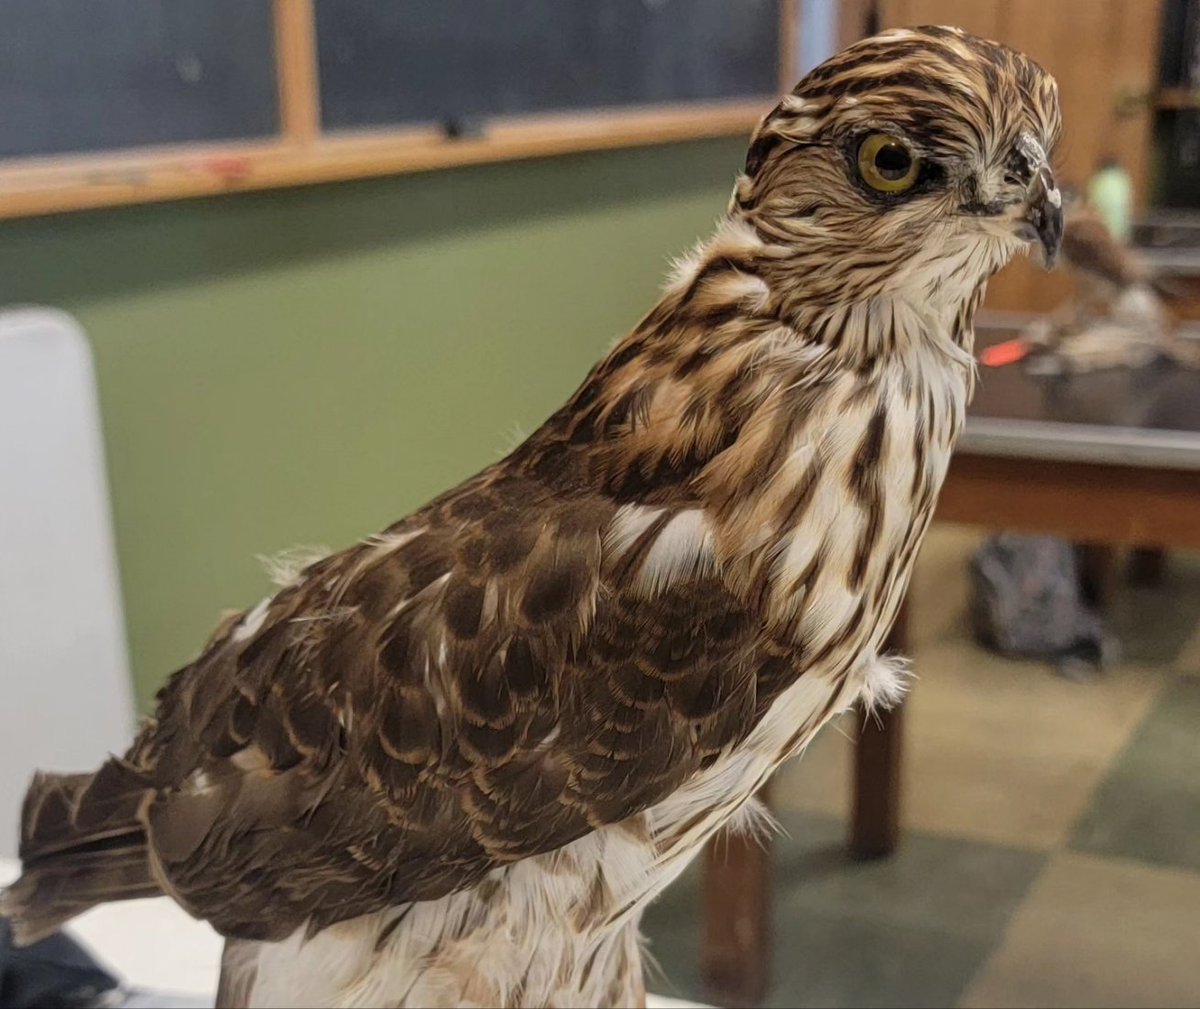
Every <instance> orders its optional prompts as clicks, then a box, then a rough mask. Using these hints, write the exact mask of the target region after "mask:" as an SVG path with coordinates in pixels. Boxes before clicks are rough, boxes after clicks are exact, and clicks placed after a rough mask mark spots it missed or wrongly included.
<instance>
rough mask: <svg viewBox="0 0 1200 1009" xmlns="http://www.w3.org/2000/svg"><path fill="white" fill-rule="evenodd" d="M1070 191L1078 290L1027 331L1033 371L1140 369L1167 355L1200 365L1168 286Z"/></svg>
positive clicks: (1068, 234)
mask: <svg viewBox="0 0 1200 1009" xmlns="http://www.w3.org/2000/svg"><path fill="white" fill-rule="evenodd" d="M1063 193H1064V213H1065V226H1064V231H1063V243H1062V254H1063V262H1064V263H1065V265H1066V266H1067V267H1068V268H1069V269H1070V270H1071V271H1072V272H1073V273H1074V275H1075V279H1076V288H1075V292H1074V294H1073V296H1072V297H1071V298H1069V299H1068V300H1067V301H1066V302H1064V303H1063V304H1062V305H1061V306H1059V307H1058V308H1057V309H1056V310H1055V311H1054V312H1052V313H1051V314H1049V315H1047V316H1043V317H1041V318H1039V319H1037V320H1036V321H1035V322H1034V323H1033V324H1032V325H1031V326H1030V327H1028V329H1027V330H1026V331H1025V332H1024V333H1023V334H1022V336H1021V338H1020V339H1021V341H1022V342H1023V343H1024V344H1025V346H1026V348H1027V350H1028V351H1029V352H1031V353H1032V354H1033V357H1032V358H1031V360H1030V366H1031V368H1032V370H1034V371H1036V372H1039V373H1042V374H1046V373H1069V374H1080V373H1083V372H1089V371H1099V370H1102V369H1106V368H1122V367H1124V368H1139V367H1143V366H1145V365H1147V364H1149V363H1150V362H1151V361H1153V360H1155V359H1156V358H1160V357H1162V358H1168V359H1170V360H1173V361H1175V362H1177V363H1179V364H1182V365H1184V366H1187V367H1200V346H1197V341H1195V340H1192V339H1188V338H1187V337H1183V336H1181V335H1180V334H1179V332H1178V322H1177V320H1176V318H1175V317H1174V316H1173V315H1172V313H1171V311H1170V309H1169V308H1168V307H1167V301H1168V300H1169V298H1170V297H1171V295H1172V293H1173V292H1172V290H1171V287H1170V285H1169V283H1167V282H1165V281H1163V280H1161V279H1159V278H1157V277H1155V276H1154V275H1153V274H1152V273H1151V271H1150V270H1149V268H1148V267H1147V265H1146V263H1145V262H1144V261H1143V260H1142V258H1141V257H1140V256H1139V255H1138V253H1137V250H1136V249H1134V248H1132V247H1131V246H1130V245H1129V244H1128V242H1126V241H1123V240H1121V239H1120V238H1119V237H1117V235H1115V234H1114V233H1113V230H1112V228H1111V227H1110V225H1109V223H1108V222H1107V221H1106V220H1105V218H1104V216H1103V215H1102V214H1101V213H1100V212H1099V210H1098V209H1097V208H1096V207H1095V206H1093V205H1092V204H1091V202H1090V201H1089V200H1088V199H1087V198H1085V197H1084V196H1083V195H1082V194H1080V193H1077V192H1074V191H1072V190H1070V189H1068V188H1066V187H1064V189H1063Z"/></svg>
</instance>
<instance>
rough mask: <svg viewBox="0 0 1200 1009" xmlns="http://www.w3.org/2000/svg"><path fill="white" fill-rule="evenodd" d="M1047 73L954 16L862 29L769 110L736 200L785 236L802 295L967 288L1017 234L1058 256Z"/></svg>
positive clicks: (1053, 120) (940, 293) (1053, 121)
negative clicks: (944, 24) (952, 22)
mask: <svg viewBox="0 0 1200 1009" xmlns="http://www.w3.org/2000/svg"><path fill="white" fill-rule="evenodd" d="M1059 131H1060V115H1059V108H1058V91H1057V86H1056V85H1055V82H1054V79H1053V78H1052V77H1051V76H1050V75H1049V74H1047V73H1046V72H1045V71H1044V70H1043V69H1042V68H1041V67H1040V66H1038V65H1037V64H1036V63H1034V62H1033V61H1032V60H1030V59H1028V58H1027V57H1026V56H1024V55H1022V54H1021V53H1018V52H1016V51H1014V50H1012V49H1009V48H1007V47H1006V46H1002V45H999V44H997V43H995V42H988V41H985V40H983V39H979V38H976V37H974V36H972V35H968V34H966V33H965V32H963V31H961V30H960V29H957V28H938V27H923V28H911V29H895V30H891V31H886V32H883V33H882V34H880V35H876V36H873V37H871V38H867V39H863V40H862V41H860V42H857V43H856V44H854V45H852V46H850V47H849V48H848V49H845V50H843V51H842V52H840V53H839V54H838V55H836V56H834V57H832V58H831V59H829V60H827V61H826V62H825V63H823V64H821V65H820V66H819V67H817V68H816V69H815V70H813V71H812V72H811V73H810V74H808V76H807V77H805V78H804V79H803V80H802V81H801V82H800V83H799V84H798V85H797V86H796V88H795V90H793V91H792V92H791V94H789V95H786V96H785V97H784V98H783V100H782V101H781V102H780V103H779V104H778V105H777V106H776V107H775V108H774V109H773V110H772V111H771V112H770V113H769V114H768V115H767V116H766V117H765V118H764V119H763V121H762V123H761V124H760V125H759V127H758V129H757V130H756V131H755V133H754V137H753V140H752V143H751V146H750V151H749V154H748V156H747V158H746V167H745V172H744V173H743V174H742V175H741V176H740V177H739V179H738V183H737V187H736V189H735V193H734V199H733V203H732V206H731V211H732V213H733V214H735V215H736V216H740V217H742V218H744V219H746V220H747V222H748V223H749V224H751V225H752V226H753V227H754V228H755V229H756V230H757V232H758V233H759V235H760V236H762V238H763V239H764V240H765V241H767V242H769V243H770V244H771V245H773V246H777V247H779V248H780V249H781V253H780V255H781V257H782V258H783V259H784V260H786V261H787V262H788V263H789V266H790V268H791V270H792V271H793V276H794V277H795V280H796V282H797V283H802V285H803V288H804V296H805V299H806V300H812V299H829V300H832V301H835V302H839V301H840V302H845V301H847V300H861V299H862V298H864V297H867V298H869V297H871V296H874V295H897V294H900V295H904V296H907V297H909V298H910V299H914V300H915V299H929V300H931V301H933V302H939V301H958V300H961V298H963V297H966V296H967V295H969V293H970V292H971V291H972V290H974V289H975V288H976V287H977V286H978V284H979V283H980V282H981V281H982V280H984V279H986V278H987V277H988V276H989V275H990V274H991V273H993V272H994V271H995V270H997V269H999V267H1001V266H1003V265H1004V264H1005V263H1006V262H1007V261H1008V260H1009V259H1010V258H1011V257H1012V255H1013V254H1014V253H1015V252H1016V251H1017V250H1018V249H1020V248H1021V247H1022V246H1023V245H1025V244H1026V243H1030V242H1034V243H1038V244H1040V246H1041V248H1042V250H1043V253H1044V257H1045V262H1046V264H1047V265H1052V264H1053V262H1054V259H1055V257H1056V256H1057V254H1058V249H1059V245H1060V243H1061V239H1062V199H1061V195H1060V193H1059V190H1058V188H1057V186H1056V184H1055V181H1054V175H1053V173H1052V171H1051V169H1050V154H1051V152H1052V151H1053V148H1054V144H1055V142H1056V141H1057V139H1058V135H1059Z"/></svg>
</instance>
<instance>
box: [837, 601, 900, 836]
mask: <svg viewBox="0 0 1200 1009" xmlns="http://www.w3.org/2000/svg"><path fill="white" fill-rule="evenodd" d="M887 648H888V650H889V651H894V652H901V653H907V651H908V601H907V600H906V601H905V603H904V605H903V606H901V608H900V613H899V614H898V615H897V617H896V623H895V625H894V626H893V627H892V633H891V635H890V636H889V638H888V642H887ZM903 742H904V706H903V705H902V704H901V705H897V706H896V707H895V708H893V709H892V710H891V711H881V712H879V713H878V714H877V715H875V716H867V715H864V716H863V717H862V718H861V728H860V729H859V733H858V743H857V745H856V746H855V747H854V810H853V813H852V816H851V822H850V851H851V853H852V854H853V855H854V856H855V857H856V858H864V859H866V858H885V857H886V856H888V855H890V854H892V852H893V851H895V850H896V844H897V843H898V842H899V840H900V765H901V763H902V760H901V749H902V746H903Z"/></svg>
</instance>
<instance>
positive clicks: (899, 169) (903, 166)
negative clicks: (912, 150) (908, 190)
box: [875, 143, 912, 182]
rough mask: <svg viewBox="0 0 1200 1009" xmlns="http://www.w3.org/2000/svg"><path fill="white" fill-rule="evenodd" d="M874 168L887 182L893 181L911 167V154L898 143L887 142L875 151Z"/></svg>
mask: <svg viewBox="0 0 1200 1009" xmlns="http://www.w3.org/2000/svg"><path fill="white" fill-rule="evenodd" d="M875 168H876V170H877V171H878V172H879V174H880V175H882V176H883V177H884V178H885V179H887V180H888V181H889V182H895V181H896V180H898V179H902V178H904V176H906V175H907V174H908V170H909V169H910V168H912V155H911V154H909V153H908V151H907V150H906V149H905V148H904V147H903V146H902V145H900V144H894V143H893V144H888V145H887V146H886V147H881V148H879V150H878V151H876V153H875Z"/></svg>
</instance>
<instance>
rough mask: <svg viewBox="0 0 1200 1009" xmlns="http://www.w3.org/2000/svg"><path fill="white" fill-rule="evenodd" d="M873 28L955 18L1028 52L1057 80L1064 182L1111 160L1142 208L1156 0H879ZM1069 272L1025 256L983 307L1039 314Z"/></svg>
mask: <svg viewBox="0 0 1200 1009" xmlns="http://www.w3.org/2000/svg"><path fill="white" fill-rule="evenodd" d="M877 10H878V15H879V26H880V27H881V28H892V27H898V26H912V25H927V24H940V25H958V26H959V27H961V28H965V29H966V30H967V31H970V32H974V33H975V34H976V35H982V36H984V37H986V38H991V39H995V40H996V41H998V42H1004V43H1005V44H1007V45H1010V46H1013V47H1014V48H1016V49H1020V50H1022V51H1023V52H1025V53H1028V54H1029V55H1030V56H1031V57H1033V59H1035V60H1037V61H1038V62H1039V63H1040V64H1041V65H1042V66H1043V67H1045V68H1046V69H1047V70H1048V71H1050V73H1052V74H1053V75H1054V76H1055V77H1056V78H1057V79H1058V86H1059V94H1060V98H1061V101H1062V110H1063V138H1062V143H1061V144H1060V145H1059V149H1058V151H1057V152H1056V156H1055V159H1054V160H1055V167H1056V169H1057V174H1058V177H1059V180H1060V182H1062V183H1069V184H1072V185H1076V186H1083V185H1086V183H1087V180H1088V178H1089V176H1090V175H1091V174H1092V172H1093V171H1094V170H1095V168H1096V166H1097V164H1098V163H1099V162H1100V161H1101V160H1102V159H1104V158H1106V157H1110V156H1111V157H1116V158H1117V159H1118V160H1119V161H1120V162H1121V164H1122V165H1123V166H1124V167H1125V169H1126V170H1127V171H1128V172H1129V174H1130V176H1131V177H1132V179H1133V184H1134V192H1135V194H1136V196H1135V198H1136V200H1137V205H1138V206H1139V207H1144V206H1145V200H1146V194H1147V182H1148V176H1149V168H1150V156H1151V129H1152V117H1153V105H1152V102H1151V100H1150V99H1151V97H1152V95H1153V91H1154V88H1155V84H1156V78H1157V72H1158V46H1159V29H1160V24H1161V20H1162V0H879V2H878V7H877ZM1070 291H1071V282H1070V279H1069V277H1068V274H1067V273H1066V271H1061V270H1060V271H1058V272H1057V273H1055V274H1046V273H1045V272H1044V271H1042V270H1041V269H1040V268H1038V267H1035V266H1033V265H1032V264H1031V263H1030V262H1029V261H1028V260H1026V259H1024V258H1023V257H1022V258H1020V259H1018V260H1017V261H1016V262H1015V263H1013V264H1012V265H1010V266H1009V267H1007V268H1006V269H1005V270H1003V271H1002V272H1001V273H1000V274H998V275H997V276H996V277H995V278H994V279H993V280H992V282H991V284H990V285H989V288H988V298H987V302H986V304H987V306H988V307H989V308H1000V309H1018V310H1030V311H1041V310H1045V309H1048V308H1052V307H1053V306H1054V305H1056V304H1058V303H1059V302H1061V301H1062V300H1063V299H1064V298H1066V297H1067V296H1068V295H1069V294H1070Z"/></svg>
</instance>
